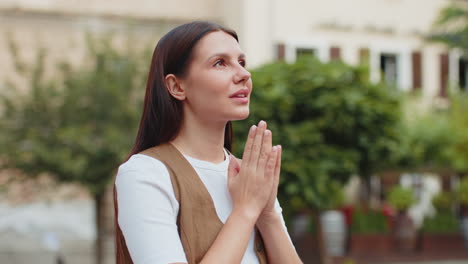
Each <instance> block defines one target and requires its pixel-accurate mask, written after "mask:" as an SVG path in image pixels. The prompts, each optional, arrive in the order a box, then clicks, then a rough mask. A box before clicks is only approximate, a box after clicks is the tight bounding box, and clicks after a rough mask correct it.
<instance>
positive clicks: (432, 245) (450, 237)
mask: <svg viewBox="0 0 468 264" xmlns="http://www.w3.org/2000/svg"><path fill="white" fill-rule="evenodd" d="M421 250H422V251H423V252H428V251H433V252H435V251H463V250H464V243H463V236H462V235H461V234H456V233H455V234H422V237H421Z"/></svg>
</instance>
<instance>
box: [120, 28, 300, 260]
mask: <svg viewBox="0 0 468 264" xmlns="http://www.w3.org/2000/svg"><path fill="white" fill-rule="evenodd" d="M245 65H246V58H245V55H244V54H243V53H242V51H241V49H240V47H239V44H238V38H237V35H236V33H235V32H234V31H232V30H229V29H227V28H224V27H222V26H220V25H217V24H214V23H210V22H200V21H198V22H192V23H189V24H185V25H181V26H179V27H177V28H175V29H173V30H172V31H170V32H169V33H167V34H166V35H165V36H164V37H163V38H162V39H161V40H160V41H159V42H158V45H157V46H156V49H155V51H154V54H153V59H152V62H151V69H150V72H149V77H148V82H147V87H146V95H145V102H144V110H143V116H142V118H141V122H140V128H139V131H138V135H137V139H136V142H135V145H134V147H133V149H132V151H131V154H130V158H129V159H128V160H127V161H126V162H125V163H123V164H122V165H121V166H120V167H119V170H118V173H117V176H116V181H115V188H114V203H115V207H116V227H117V239H116V241H117V262H118V263H132V262H133V263H156V264H159V263H161V264H167V263H195V262H196V263H198V262H199V263H249V264H250V263H301V261H300V259H299V257H298V256H297V253H296V251H295V249H294V247H293V245H292V243H291V240H290V238H289V235H288V233H287V230H286V227H285V225H284V220H283V217H282V215H281V207H280V206H279V204H278V202H277V199H276V194H277V188H278V181H279V171H280V164H281V147H280V146H272V133H271V131H269V130H268V129H267V124H266V122H264V121H261V122H259V124H258V126H252V127H251V128H250V131H249V135H248V139H247V142H246V145H245V149H244V153H243V159H242V162H241V161H240V160H237V159H236V158H235V157H233V156H232V155H230V154H229V153H228V151H229V150H230V149H231V140H232V131H231V120H240V119H245V118H246V117H247V116H248V114H249V100H250V93H251V91H252V80H251V78H250V73H249V72H248V71H247V70H246V69H245ZM200 179H201V181H200ZM206 241H208V242H206ZM262 242H263V243H262ZM203 243H205V244H206V243H208V244H206V246H205V247H203V245H202V244H203Z"/></svg>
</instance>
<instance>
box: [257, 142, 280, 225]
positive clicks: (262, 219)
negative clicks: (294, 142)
mask: <svg viewBox="0 0 468 264" xmlns="http://www.w3.org/2000/svg"><path fill="white" fill-rule="evenodd" d="M274 148H277V149H276V152H277V155H276V162H275V169H274V173H273V175H272V176H270V177H273V186H272V190H271V194H270V198H269V199H268V202H267V204H266V205H265V208H264V209H263V211H262V212H261V214H260V216H259V217H258V220H257V223H258V224H259V225H262V224H266V223H268V222H271V221H274V220H275V218H277V217H278V213H277V212H276V211H275V202H276V198H277V195H278V184H279V178H280V171H281V154H282V151H283V149H282V148H281V146H280V145H278V146H275V147H274Z"/></svg>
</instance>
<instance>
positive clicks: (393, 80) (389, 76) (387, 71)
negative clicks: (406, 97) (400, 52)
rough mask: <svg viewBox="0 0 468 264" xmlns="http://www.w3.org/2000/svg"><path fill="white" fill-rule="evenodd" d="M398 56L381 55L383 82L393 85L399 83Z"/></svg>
mask: <svg viewBox="0 0 468 264" xmlns="http://www.w3.org/2000/svg"><path fill="white" fill-rule="evenodd" d="M397 59H398V58H397V55H396V54H389V53H382V54H381V55H380V72H381V78H380V79H381V80H382V81H384V82H386V83H388V84H392V85H397V81H398V64H397V62H398V60H397Z"/></svg>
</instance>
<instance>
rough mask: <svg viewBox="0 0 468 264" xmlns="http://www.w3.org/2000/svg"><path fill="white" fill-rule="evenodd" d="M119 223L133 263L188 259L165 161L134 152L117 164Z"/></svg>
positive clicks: (170, 261)
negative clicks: (120, 163) (178, 227)
mask: <svg viewBox="0 0 468 264" xmlns="http://www.w3.org/2000/svg"><path fill="white" fill-rule="evenodd" d="M115 186H116V190H117V203H118V209H119V210H118V223H119V226H120V228H121V230H122V233H123V235H124V237H125V242H126V244H127V248H128V250H129V253H130V256H131V257H132V260H133V263H135V264H150V263H151V264H167V263H176V262H182V263H187V259H186V257H185V253H184V250H183V246H182V243H181V241H180V237H179V233H178V231H177V214H178V211H179V203H178V202H177V200H176V198H175V195H174V190H173V188H172V183H171V178H170V176H169V172H168V171H167V168H166V167H165V165H164V164H163V163H162V162H160V161H159V160H156V159H154V158H151V157H149V156H145V155H142V154H137V155H133V156H132V157H131V158H130V159H129V160H128V161H127V162H126V163H124V164H122V165H121V166H120V167H119V170H118V172H117V176H116V181H115Z"/></svg>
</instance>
